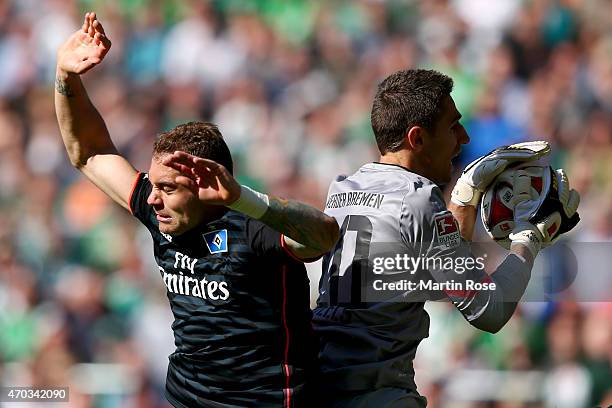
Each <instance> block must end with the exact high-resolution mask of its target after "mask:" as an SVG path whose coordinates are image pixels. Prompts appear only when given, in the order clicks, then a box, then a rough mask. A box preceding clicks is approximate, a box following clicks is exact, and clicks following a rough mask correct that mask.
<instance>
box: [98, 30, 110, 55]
mask: <svg viewBox="0 0 612 408" xmlns="http://www.w3.org/2000/svg"><path fill="white" fill-rule="evenodd" d="M94 42H95V44H96V45H101V46H102V48H103V49H104V50H105V51H108V50H109V49H110V47H111V42H110V40H109V39H108V38H107V37H106V36H105V35H104V34H101V33H96V35H95V36H94Z"/></svg>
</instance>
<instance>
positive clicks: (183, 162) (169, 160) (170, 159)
mask: <svg viewBox="0 0 612 408" xmlns="http://www.w3.org/2000/svg"><path fill="white" fill-rule="evenodd" d="M162 164H163V165H165V166H169V167H173V168H175V166H183V167H184V168H189V169H191V168H193V167H194V164H193V162H192V161H191V160H189V158H188V157H185V156H184V155H179V154H177V152H175V153H173V154H169V155H167V156H165V157H164V158H163V160H162ZM189 172H190V173H191V170H189Z"/></svg>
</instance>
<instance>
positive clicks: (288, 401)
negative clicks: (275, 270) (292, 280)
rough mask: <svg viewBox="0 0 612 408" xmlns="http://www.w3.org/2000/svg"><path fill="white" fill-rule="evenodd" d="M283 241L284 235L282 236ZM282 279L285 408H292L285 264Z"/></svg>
mask: <svg viewBox="0 0 612 408" xmlns="http://www.w3.org/2000/svg"><path fill="white" fill-rule="evenodd" d="M281 240H282V235H281ZM281 273H282V279H283V309H282V317H283V327H284V328H285V355H284V359H283V371H284V372H285V389H284V391H285V392H284V394H285V401H284V406H285V407H287V408H289V407H291V388H290V386H289V385H290V381H289V380H290V378H291V373H290V371H289V341H290V340H291V337H290V335H289V326H288V325H287V266H286V265H284V264H283V266H282V271H281Z"/></svg>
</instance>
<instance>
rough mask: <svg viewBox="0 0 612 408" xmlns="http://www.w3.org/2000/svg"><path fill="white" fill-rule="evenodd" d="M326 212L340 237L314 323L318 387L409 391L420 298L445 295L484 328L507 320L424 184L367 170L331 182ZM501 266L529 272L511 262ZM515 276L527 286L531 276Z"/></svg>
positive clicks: (405, 173) (399, 170) (392, 171)
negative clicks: (386, 388) (319, 383)
mask: <svg viewBox="0 0 612 408" xmlns="http://www.w3.org/2000/svg"><path fill="white" fill-rule="evenodd" d="M325 213H326V214H328V215H330V216H333V217H334V218H335V219H336V220H337V222H338V225H340V226H341V238H340V239H339V241H338V243H337V245H336V247H335V248H334V249H333V250H332V251H331V252H330V253H328V254H327V255H326V256H325V257H324V260H323V271H322V276H321V281H320V284H319V299H318V301H317V308H316V309H315V311H314V318H313V322H314V323H313V324H314V328H315V330H316V332H317V334H318V336H319V338H320V353H319V357H320V364H321V372H322V374H321V380H322V381H321V384H322V387H323V388H324V389H331V390H346V391H356V390H373V389H376V388H380V387H401V388H407V389H412V390H416V386H415V383H414V371H413V367H412V361H413V359H414V356H415V353H416V349H417V346H418V344H419V342H420V341H421V339H423V338H425V337H427V336H428V329H429V316H428V315H427V312H426V311H425V310H424V308H423V306H424V302H425V301H426V300H429V299H440V298H443V297H445V296H446V297H448V298H450V300H451V301H452V302H453V304H454V305H455V306H456V307H457V309H458V310H459V311H460V312H461V313H462V314H463V315H464V316H465V318H466V319H467V320H468V321H470V322H471V323H472V324H474V325H475V326H477V327H479V324H478V322H480V323H481V326H483V327H482V328H484V329H486V330H488V329H489V328H488V327H487V326H489V325H490V326H491V327H496V325H497V324H498V322H499V321H501V320H502V319H506V320H507V318H509V316H510V315H511V314H512V311H513V310H514V307H510V308H508V310H505V309H504V310H501V309H503V303H502V302H503V295H504V294H502V293H501V291H499V290H491V288H494V287H495V284H493V285H492V283H493V282H494V281H493V280H492V279H491V277H489V276H488V275H487V274H486V273H485V271H484V264H483V262H482V259H479V258H475V257H474V256H473V255H472V253H471V249H470V245H469V243H468V242H466V241H465V240H463V239H462V238H461V236H460V232H459V227H458V224H457V221H456V220H455V219H454V217H453V215H452V214H451V213H450V211H448V210H447V208H446V204H445V203H444V199H443V197H442V192H441V190H440V188H439V187H438V186H437V185H436V184H434V183H433V182H431V181H430V180H428V179H427V178H425V177H422V176H420V175H418V174H415V173H412V172H410V171H409V170H407V169H405V168H403V167H401V166H396V165H391V164H382V163H368V164H365V165H364V166H362V167H361V168H360V169H359V170H358V171H357V172H356V173H355V174H353V175H351V176H349V177H345V178H342V177H341V178H338V179H337V180H336V181H335V182H333V183H332V184H331V186H330V189H329V193H328V197H327V201H326V207H325ZM500 268H501V269H518V270H519V273H521V274H524V273H525V269H526V268H525V267H524V264H523V262H522V261H521V260H520V259H519V258H518V257H516V256H509V257H508V258H507V259H506V260H505V261H504V264H502V266H500ZM502 277H503V276H502ZM525 278H526V279H525ZM522 279H523V280H525V286H526V281H528V279H529V271H528V270H527V275H526V276H523V277H522ZM515 286H516V285H515ZM483 288H484V289H483ZM518 290H519V291H520V293H521V294H522V291H524V286H523V287H522V288H518ZM505 295H506V296H509V291H508V292H507V293H505ZM519 297H520V295H519ZM508 299H509V298H508ZM492 305H493V306H492ZM489 309H492V310H489ZM510 309H511V310H510ZM503 323H505V321H503V322H502V324H503Z"/></svg>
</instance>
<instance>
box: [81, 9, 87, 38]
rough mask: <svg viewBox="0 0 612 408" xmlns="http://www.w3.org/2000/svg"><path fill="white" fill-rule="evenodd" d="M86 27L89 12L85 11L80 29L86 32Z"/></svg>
mask: <svg viewBox="0 0 612 408" xmlns="http://www.w3.org/2000/svg"><path fill="white" fill-rule="evenodd" d="M88 28H89V12H87V13H85V18H84V19H83V26H82V27H81V29H82V30H83V32H84V33H86V32H87V29H88Z"/></svg>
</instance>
